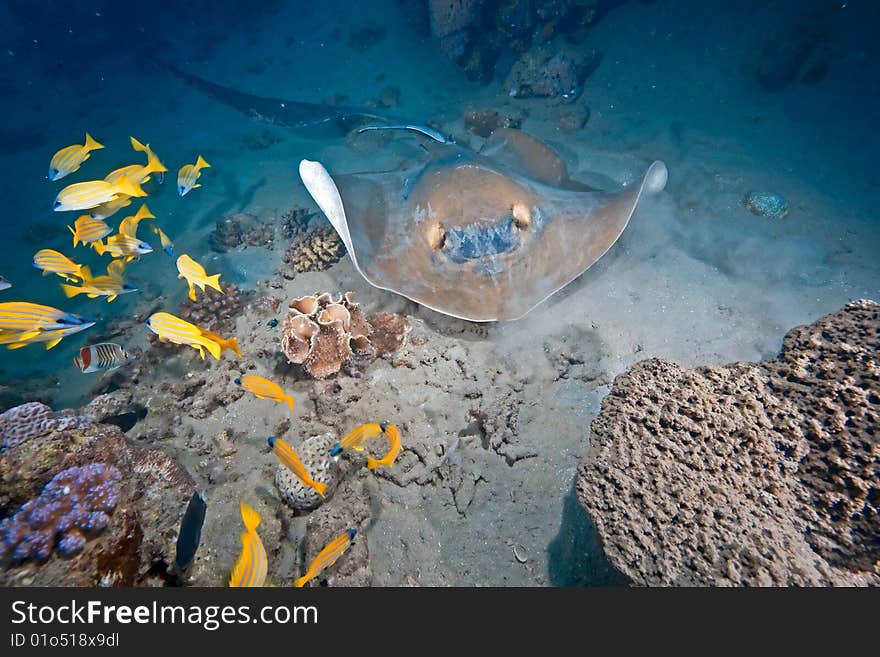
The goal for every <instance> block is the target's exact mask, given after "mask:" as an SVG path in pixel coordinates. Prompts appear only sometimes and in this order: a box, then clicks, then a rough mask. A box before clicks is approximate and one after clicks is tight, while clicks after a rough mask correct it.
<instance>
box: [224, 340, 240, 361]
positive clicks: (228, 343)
mask: <svg viewBox="0 0 880 657" xmlns="http://www.w3.org/2000/svg"><path fill="white" fill-rule="evenodd" d="M223 346H224V347H226V348H227V349H231V350H232V351H234V352H235V355H236V356H238V357H239V358H241V349H239V348H238V338H229V339H228V340H224V341H223Z"/></svg>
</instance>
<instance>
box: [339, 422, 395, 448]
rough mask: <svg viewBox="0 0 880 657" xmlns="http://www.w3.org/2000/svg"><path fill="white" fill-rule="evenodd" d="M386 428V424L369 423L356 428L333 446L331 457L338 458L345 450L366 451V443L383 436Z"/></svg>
mask: <svg viewBox="0 0 880 657" xmlns="http://www.w3.org/2000/svg"><path fill="white" fill-rule="evenodd" d="M386 426H387V425H386V424H385V423H384V422H382V423H377V422H369V423H367V424H362V425H360V426H359V427H355V428H354V429H352V430H351V431H349V432H348V433H347V434H346V435H345V437H344V438H343V439H342V440H340V441H339V442H338V443H336V444H335V445H333V447H332V448H331V449H330V456H336V455H337V454H339V453H340V452H341V451H342V450H344V449H353V450H355V451H358V452H362V451H364V443H365V442H366V441H368V440H372V439H373V438H378V437H379V436H381V435H382V433H383V432H384V431H385V427H386Z"/></svg>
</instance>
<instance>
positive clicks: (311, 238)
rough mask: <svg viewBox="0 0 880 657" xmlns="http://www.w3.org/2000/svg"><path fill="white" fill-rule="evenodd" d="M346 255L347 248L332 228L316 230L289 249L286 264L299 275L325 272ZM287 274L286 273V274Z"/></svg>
mask: <svg viewBox="0 0 880 657" xmlns="http://www.w3.org/2000/svg"><path fill="white" fill-rule="evenodd" d="M344 255H345V247H344V246H343V244H342V240H340V239H339V235H337V233H336V231H335V230H333V229H332V228H329V227H327V228H316V229H314V230H311V231H309V232H307V233H306V234H305V235H303V236H301V237H300V238H299V239H297V240H295V241H294V242H293V244H291V245H290V247H288V249H287V251H285V253H284V262H285V263H287V264H289V265H291V266H292V267H293V270H294V271H295V272H297V273H298V274H301V273H303V272H307V271H323V270H325V269H329V268H330V267H332V266H333V265H335V264H336V263H337V262H339V260H340V259H341V258H342V256H344ZM285 273H286V272H285Z"/></svg>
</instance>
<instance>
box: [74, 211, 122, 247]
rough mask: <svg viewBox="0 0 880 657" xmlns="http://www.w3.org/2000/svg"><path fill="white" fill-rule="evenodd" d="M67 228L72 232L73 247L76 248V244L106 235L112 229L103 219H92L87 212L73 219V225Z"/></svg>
mask: <svg viewBox="0 0 880 657" xmlns="http://www.w3.org/2000/svg"><path fill="white" fill-rule="evenodd" d="M67 229H68V230H69V231H70V232H71V233H73V246H74V248H76V245H77V244H80V243H82V244H88V243H89V242H94V241H96V240H99V239H101V238H103V237H107V235H109V234H110V233H112V232H113V229H112V228H110V226H108V225H107V224H105V223H104V222H103V221H101V220H100V219H93V218H92V217H90V216H89V215H87V214H84V215H83V216H81V217H80V218H79V219H77V220H76V221H74V222H73V226H68V227H67Z"/></svg>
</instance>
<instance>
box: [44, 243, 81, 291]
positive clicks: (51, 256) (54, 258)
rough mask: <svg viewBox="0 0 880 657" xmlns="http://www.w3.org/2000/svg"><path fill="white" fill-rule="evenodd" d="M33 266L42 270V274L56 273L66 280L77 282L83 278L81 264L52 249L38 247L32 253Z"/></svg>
mask: <svg viewBox="0 0 880 657" xmlns="http://www.w3.org/2000/svg"><path fill="white" fill-rule="evenodd" d="M34 267H36V268H37V269H42V270H43V276H48V275H49V274H57V275H58V276H60V277H61V278H63V279H64V280H66V281H71V282H73V283H78V282H80V281H81V280H83V278H84V276H83V273H82V270H83V265H78V264H76V263H75V262H74V261H73V260H71V259H70V258H68V257H67V256H66V255H64V254H63V253H59V252H58V251H55V250H54V249H40V250H39V251H37V252H36V253H35V254H34Z"/></svg>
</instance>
